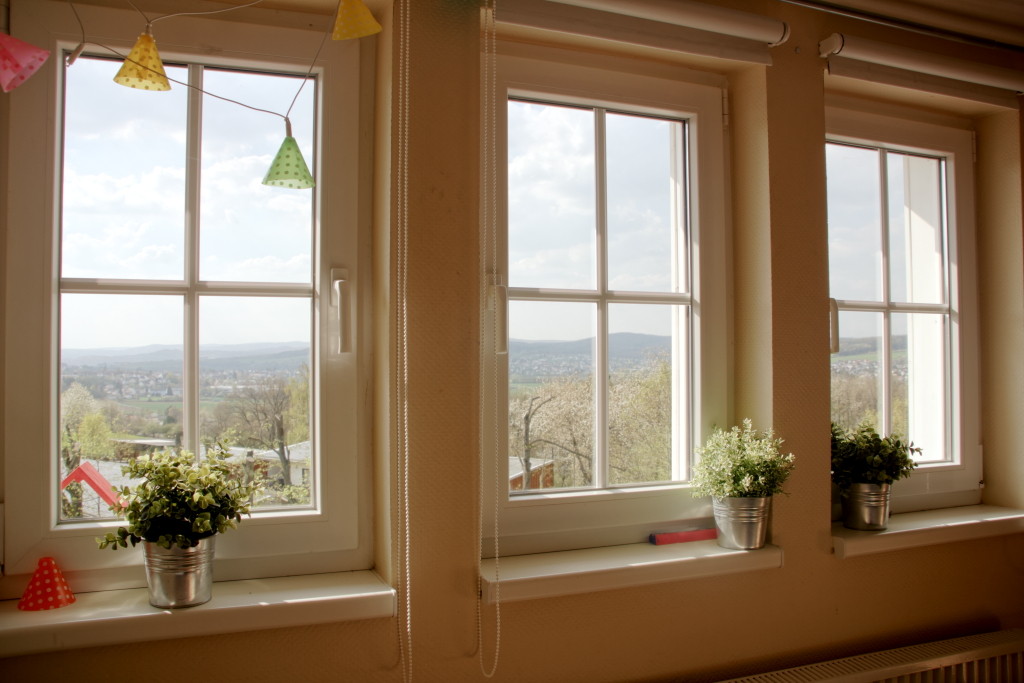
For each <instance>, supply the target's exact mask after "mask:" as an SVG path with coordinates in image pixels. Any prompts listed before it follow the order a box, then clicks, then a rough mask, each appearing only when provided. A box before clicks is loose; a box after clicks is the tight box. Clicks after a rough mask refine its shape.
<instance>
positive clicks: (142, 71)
mask: <svg viewBox="0 0 1024 683" xmlns="http://www.w3.org/2000/svg"><path fill="white" fill-rule="evenodd" d="M114 82H115V83H118V84H120V85H124V86H127V87H129V88H137V89H139V90H170V89H171V84H170V82H168V80H167V74H166V73H165V72H164V63H163V62H162V61H160V53H159V52H157V49H156V41H155V40H153V36H151V35H149V34H148V33H143V34H142V35H140V36H139V39H138V40H137V41H135V47H133V48H132V51H131V52H130V53H128V58H127V59H125V60H124V64H122V65H121V69H120V70H119V71H118V72H117V75H116V76H114Z"/></svg>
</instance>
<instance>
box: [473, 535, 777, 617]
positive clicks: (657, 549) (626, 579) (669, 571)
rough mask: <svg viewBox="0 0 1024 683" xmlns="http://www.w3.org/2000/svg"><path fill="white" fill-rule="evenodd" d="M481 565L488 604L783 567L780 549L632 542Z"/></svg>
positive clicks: (713, 542)
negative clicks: (499, 599)
mask: <svg viewBox="0 0 1024 683" xmlns="http://www.w3.org/2000/svg"><path fill="white" fill-rule="evenodd" d="M495 564H496V563H495V561H494V560H493V559H491V560H484V561H483V564H482V570H483V597H484V600H485V601H487V602H488V603H494V602H496V601H497V597H498V594H499V590H500V595H501V601H502V602H509V601H514V600H531V599H534V598H547V597H554V596H559V595H572V594H575V593H590V592H593V591H600V590H611V589H615V588H628V587H631V586H642V585H647V584H653V583H664V582H669V581H680V580H684V579H696V578H703V577H708V576H721V575H723V574H735V573H739V572H749V571H756V570H759V569H777V568H779V567H781V566H782V549H781V548H778V547H776V546H772V545H766V546H765V547H764V548H761V549H760V550H729V549H727V548H722V547H719V546H718V544H717V543H715V541H694V542H691V543H675V544H671V545H660V546H656V545H651V544H648V543H636V544H631V545H620V546H612V547H608V548H586V549H583V550H566V551H562V552H554V553H540V554H536V555H515V556H509V557H502V558H500V561H499V562H498V563H497V564H498V565H499V566H498V569H499V570H500V573H501V581H500V584H499V582H498V581H497V580H496V579H495V569H496V567H495Z"/></svg>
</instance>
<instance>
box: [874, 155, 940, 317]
mask: <svg viewBox="0 0 1024 683" xmlns="http://www.w3.org/2000/svg"><path fill="white" fill-rule="evenodd" d="M940 164H941V162H940V161H939V160H938V159H931V158H927V157H919V156H912V155H907V154H893V153H889V154H887V164H886V165H887V168H888V174H889V263H890V264H891V266H890V267H891V275H890V287H891V291H892V295H891V297H892V300H893V301H906V302H912V303H926V304H941V303H945V268H944V264H945V239H944V229H943V225H944V221H943V209H942V205H943V193H942V184H941V182H942V179H941V168H940Z"/></svg>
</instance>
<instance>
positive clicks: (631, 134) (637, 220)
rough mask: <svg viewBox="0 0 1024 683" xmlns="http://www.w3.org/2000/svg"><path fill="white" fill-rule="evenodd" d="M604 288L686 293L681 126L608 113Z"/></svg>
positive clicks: (671, 122) (660, 120)
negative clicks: (605, 279) (606, 268)
mask: <svg viewBox="0 0 1024 683" xmlns="http://www.w3.org/2000/svg"><path fill="white" fill-rule="evenodd" d="M605 124H606V136H607V138H606V139H607V154H608V165H607V174H608V287H609V288H610V289H613V290H632V291H644V292H653V291H660V292H669V291H671V292H678V291H684V290H686V289H687V286H686V272H685V270H684V267H685V263H686V259H685V256H684V254H683V253H682V241H683V240H682V236H683V233H682V227H681V210H682V207H681V205H680V204H679V202H680V201H681V198H682V193H683V188H684V184H685V178H684V177H683V170H682V151H681V140H682V134H683V125H682V123H680V122H679V121H666V120H663V119H652V118H647V117H642V116H627V115H622V114H608V115H607V117H606V119H605Z"/></svg>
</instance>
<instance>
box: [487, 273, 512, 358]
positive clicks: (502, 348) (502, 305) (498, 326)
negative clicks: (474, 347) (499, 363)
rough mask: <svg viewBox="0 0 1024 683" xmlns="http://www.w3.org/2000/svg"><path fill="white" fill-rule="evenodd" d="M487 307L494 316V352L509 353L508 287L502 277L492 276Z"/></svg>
mask: <svg viewBox="0 0 1024 683" xmlns="http://www.w3.org/2000/svg"><path fill="white" fill-rule="evenodd" d="M489 294H490V295H489V296H488V301H487V307H488V308H489V309H490V310H491V312H492V314H493V315H494V336H495V339H494V350H495V352H497V353H499V354H503V353H508V287H507V286H506V285H505V283H504V281H503V278H502V276H500V275H492V276H491V283H490V293H489Z"/></svg>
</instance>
